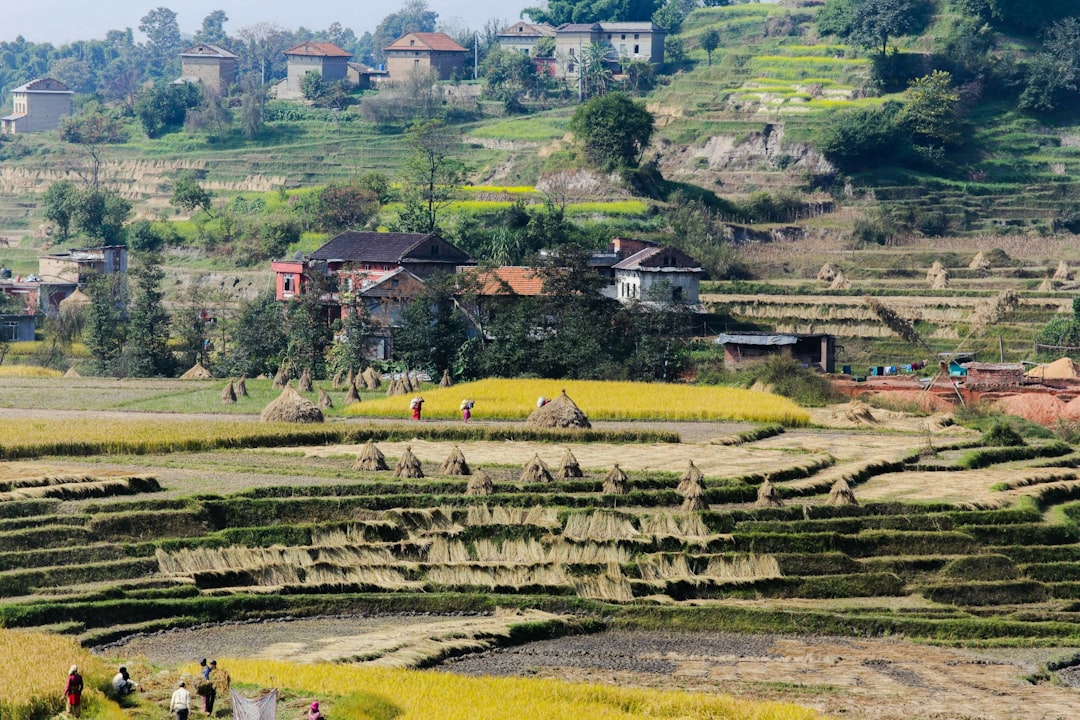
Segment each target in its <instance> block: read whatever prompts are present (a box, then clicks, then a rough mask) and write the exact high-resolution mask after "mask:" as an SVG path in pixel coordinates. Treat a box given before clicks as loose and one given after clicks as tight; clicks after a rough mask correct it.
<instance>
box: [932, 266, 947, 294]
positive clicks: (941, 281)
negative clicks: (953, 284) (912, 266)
mask: <svg viewBox="0 0 1080 720" xmlns="http://www.w3.org/2000/svg"><path fill="white" fill-rule="evenodd" d="M948 287H949V271H948V270H942V271H941V272H940V273H939V274H938V276H937V277H935V278H934V279H933V281H932V282H931V283H930V289H932V290H945V289H946V288H948Z"/></svg>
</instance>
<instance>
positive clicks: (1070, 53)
mask: <svg viewBox="0 0 1080 720" xmlns="http://www.w3.org/2000/svg"><path fill="white" fill-rule="evenodd" d="M1026 74H1027V78H1026V80H1027V82H1026V83H1025V86H1024V89H1023V91H1022V92H1021V93H1020V99H1019V102H1018V103H1017V104H1018V105H1019V106H1020V108H1022V109H1024V110H1030V111H1033V112H1039V113H1049V112H1054V111H1056V110H1057V109H1059V108H1060V107H1062V106H1065V105H1066V104H1068V103H1071V102H1073V99H1074V98H1075V95H1076V92H1077V90H1078V89H1080V18H1075V17H1071V18H1066V19H1064V20H1061V21H1059V22H1056V23H1054V24H1053V25H1051V26H1050V28H1049V29H1048V30H1047V31H1046V33H1045V34H1044V35H1043V42H1042V49H1041V50H1040V51H1039V52H1037V53H1036V54H1035V56H1034V57H1033V58H1032V60H1031V63H1030V64H1029V66H1028V70H1027V73H1026Z"/></svg>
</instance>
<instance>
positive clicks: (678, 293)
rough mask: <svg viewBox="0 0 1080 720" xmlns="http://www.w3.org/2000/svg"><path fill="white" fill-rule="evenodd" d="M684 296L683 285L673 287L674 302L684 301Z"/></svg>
mask: <svg viewBox="0 0 1080 720" xmlns="http://www.w3.org/2000/svg"><path fill="white" fill-rule="evenodd" d="M682 298H683V294H682V288H681V287H673V288H671V301H672V302H682Z"/></svg>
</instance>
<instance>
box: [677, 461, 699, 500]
mask: <svg viewBox="0 0 1080 720" xmlns="http://www.w3.org/2000/svg"><path fill="white" fill-rule="evenodd" d="M693 483H696V484H698V485H701V486H702V487H704V483H705V473H703V472H701V470H699V469H698V466H697V465H695V464H694V461H693V460H691V461H690V464H689V465H687V466H686V471H685V472H683V474H682V477H680V478H679V487H678V491H679V492H680V493H682V494H685V493H686V489H687V488H688V487H690V485H691V484H693Z"/></svg>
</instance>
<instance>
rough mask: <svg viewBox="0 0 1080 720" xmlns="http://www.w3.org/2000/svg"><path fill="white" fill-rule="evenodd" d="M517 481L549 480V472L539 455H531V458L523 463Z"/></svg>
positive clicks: (535, 481) (534, 481) (536, 481)
mask: <svg viewBox="0 0 1080 720" xmlns="http://www.w3.org/2000/svg"><path fill="white" fill-rule="evenodd" d="M519 481H520V482H523V483H538V482H551V473H550V472H548V469H547V465H545V464H544V461H543V460H541V459H540V456H539V455H533V459H532V460H530V461H529V462H527V463H525V465H524V467H523V468H522V470H521V478H519Z"/></svg>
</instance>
